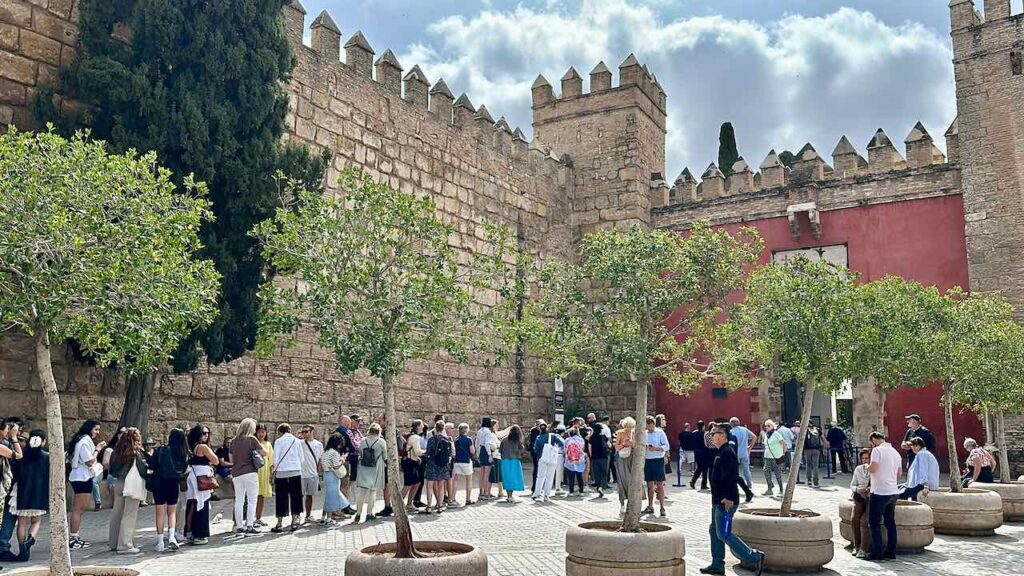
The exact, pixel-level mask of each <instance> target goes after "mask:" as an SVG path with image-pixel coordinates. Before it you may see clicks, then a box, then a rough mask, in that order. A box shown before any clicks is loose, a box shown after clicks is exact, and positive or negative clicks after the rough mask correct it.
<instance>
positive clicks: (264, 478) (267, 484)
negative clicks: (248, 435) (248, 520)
mask: <svg viewBox="0 0 1024 576" xmlns="http://www.w3.org/2000/svg"><path fill="white" fill-rule="evenodd" d="M256 440H258V441H259V443H260V447H261V448H263V453H264V454H266V457H265V463H264V464H263V467H262V468H260V469H259V470H257V471H256V475H257V476H258V477H259V481H260V485H259V492H258V493H257V494H258V495H257V496H256V522H255V523H254V524H253V525H254V526H257V527H263V526H266V525H267V523H266V522H264V521H263V506H264V504H266V501H267V498H273V497H274V479H273V478H271V475H270V469H271V467H272V466H273V462H274V445H273V444H271V443H270V440H268V439H267V425H266V424H264V423H262V422H260V423H259V424H257V425H256Z"/></svg>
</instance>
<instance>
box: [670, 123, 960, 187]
mask: <svg viewBox="0 0 1024 576" xmlns="http://www.w3.org/2000/svg"><path fill="white" fill-rule="evenodd" d="M958 134H959V129H958V124H957V121H956V120H954V121H953V124H952V125H950V127H949V129H948V130H946V132H945V138H946V149H947V150H948V151H949V154H950V156H949V160H948V162H947V158H946V155H945V154H943V153H942V151H941V150H940V149H939V148H938V147H937V146H936V145H935V142H934V140H933V139H932V136H931V134H929V132H928V130H927V129H925V127H924V125H923V124H921V123H920V122H918V123H917V124H915V125H914V127H913V128H912V129H911V130H910V133H909V134H907V136H906V138H904V150H905V155H904V154H901V153H900V151H899V150H897V149H896V146H895V145H894V144H893V143H892V140H890V138H889V136H888V135H887V134H886V133H885V131H884V130H882V129H879V130H878V131H877V132H875V135H874V136H873V137H872V138H871V140H870V141H869V142H868V144H867V146H866V151H867V159H865V158H864V156H863V155H862V154H861V153H860V152H858V151H857V149H856V148H855V147H854V146H853V144H852V143H851V142H850V139H849V138H847V137H846V136H843V137H842V138H840V139H839V143H838V144H836V146H835V148H834V149H833V150H832V155H831V156H832V163H831V165H830V164H829V163H828V162H827V161H826V160H825V159H824V158H823V157H822V156H821V155H820V154H819V153H818V151H817V150H816V149H815V148H814V146H813V145H812V144H811V143H807V144H805V145H804V146H803V148H801V149H800V151H799V152H797V153H796V155H795V156H794V158H793V160H792V161H791V162H790V163H789V165H786V164H784V163H783V162H782V160H781V159H780V157H779V155H778V154H777V153H776V152H775V150H774V149H773V150H771V151H770V152H769V153H768V155H767V156H766V157H765V159H764V161H763V162H761V165H760V169H759V171H758V172H756V173H755V172H753V170H752V169H751V168H750V165H749V164H748V163H747V162H746V160H744V159H743V157H740V158H739V159H738V160H737V161H736V163H735V164H733V165H732V167H731V168H732V170H731V173H730V175H729V177H728V178H726V177H725V175H724V174H723V173H722V171H721V170H720V169H719V168H718V166H716V165H715V164H714V163H712V164H711V165H710V166H708V168H707V169H706V170H705V171H704V173H703V174H702V175H701V178H700V182H699V183H698V182H696V181H694V178H693V175H692V173H691V172H690V170H689V168H684V169H683V172H682V173H681V174H680V175H679V177H678V178H676V180H675V183H674V185H673V186H672V188H671V189H670V190H669V191H668V194H667V198H668V202H667V203H666V204H661V203H659V202H658V200H660V199H661V195H660V194H661V193H660V192H659V191H657V190H656V189H655V188H654V187H653V186H652V191H651V194H652V198H655V201H654V204H655V205H657V206H672V205H677V204H690V205H692V204H696V203H700V202H704V201H707V200H712V199H716V198H725V197H734V196H742V195H749V194H753V193H758V192H761V191H764V190H773V189H781V188H787V187H792V186H805V185H808V184H813V183H821V182H835V181H843V180H855V179H858V178H864V177H867V176H872V177H876V176H879V175H887V174H900V173H905V172H907V171H912V170H917V169H921V168H928V167H931V166H938V165H944V164H947V163H953V164H955V163H956V162H958V160H959V142H958Z"/></svg>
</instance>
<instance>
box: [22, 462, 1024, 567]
mask: <svg viewBox="0 0 1024 576" xmlns="http://www.w3.org/2000/svg"><path fill="white" fill-rule="evenodd" d="M757 476H758V474H757V473H756V472H755V487H754V488H755V491H756V493H757V494H760V493H761V492H763V491H764V490H765V488H766V487H765V485H764V483H763V478H757ZM849 479H850V476H849V475H846V476H840V477H839V478H838V479H837V480H835V484H834V485H832V483H831V482H828V481H824V482H823V488H822V489H820V490H811V489H808V488H805V487H803V486H799V487H798V488H797V493H796V500H795V506H796V507H798V508H805V509H811V510H814V511H817V512H820V513H824V514H828V515H830V516H831V517H832V519H833V523H834V538H833V540H834V541H835V543H836V554H835V559H834V560H833V561H832V563H831V564H829V565H828V566H827V567H826V570H825V571H824V572H821V573H820V574H825V575H836V574H840V575H843V576H890V575H897V574H898V575H903V576H936V575H942V576H959V575H963V576H968V575H969V576H980V575H1010V574H1021V573H1022V568H1021V567H1022V566H1024V524H1007V525H1004V526H1003V527H1002V528H1000V529H999V530H998V531H997V534H996V536H994V537H990V538H968V537H951V536H936V539H935V543H934V544H932V546H930V547H929V549H928V551H927V552H925V553H923V554H918V555H911V556H902V557H901V558H900V559H899V560H898V561H895V562H886V563H882V564H873V563H869V562H865V561H862V560H857V559H855V558H853V557H851V556H850V554H849V552H847V551H846V550H844V549H843V546H844V545H845V544H846V542H845V541H844V540H843V539H842V538H840V537H839V517H838V513H837V510H838V503H839V501H840V500H843V499H845V498H848V495H849V490H847V489H846V488H845V486H847V485H848V483H849ZM669 498H670V501H669V502H668V504H667V506H666V508H667V509H668V518H667V520H665V521H667V523H669V524H672V525H673V526H676V527H677V528H679V529H680V530H682V531H683V532H684V533H685V535H686V566H687V574H699V572H698V569H699V568H701V567H702V566H706V565H707V564H708V563H709V562H710V553H709V550H708V535H707V525H708V519H709V517H710V502H709V500H710V498H709V495H708V493H707V492H699V491H693V490H690V489H689V487H686V488H675V487H671V488H669ZM212 505H213V508H214V509H213V514H216V513H218V512H220V513H223V514H224V517H225V519H224V520H222V521H221V522H220V523H217V524H214V525H213V526H212V528H213V533H214V536H213V537H212V538H211V541H210V544H209V545H207V546H202V547H189V546H183V547H182V549H181V551H179V552H175V553H165V554H162V555H157V554H156V553H155V552H153V546H154V542H155V538H154V533H155V529H154V525H153V508H152V507H148V508H144V509H142V510H141V511H140V513H139V523H138V531H137V536H136V545H138V546H139V547H141V548H143V550H144V552H143V554H141V555H139V556H135V557H125V556H117V555H115V554H113V553H111V552H109V551H108V550H107V549H106V533H107V532H106V527H107V519H108V518H109V516H110V512H109V511H106V510H104V511H101V512H91V513H87V514H86V516H85V521H84V523H83V530H82V534H83V537H85V538H86V539H87V540H89V541H91V542H92V543H93V546H92V547H91V548H89V549H87V550H82V551H76V552H74V553H73V557H74V562H75V564H76V565H111V566H114V565H119V566H130V567H133V568H137V569H141V570H142V571H143V572H144V573H145V574H148V575H152V576H164V575H167V576H179V575H182V574H210V573H216V574H218V576H236V575H237V576H283V575H290V574H302V575H307V576H318V575H324V576H327V575H330V576H337V575H338V574H342V573H343V571H344V561H345V556H346V554H347V553H348V552H349V551H351V550H353V549H356V548H359V547H362V546H367V545H371V544H374V543H377V542H381V541H388V540H392V539H393V538H394V530H393V525H392V523H391V522H390V521H383V520H377V521H375V522H371V523H367V524H363V525H360V526H358V527H357V526H352V525H350V524H348V523H346V524H343V525H341V526H339V527H337V528H321V527H319V526H314V525H311V526H309V527H307V528H304V529H302V530H299V531H298V532H296V533H294V534H280V535H279V534H271V533H269V532H266V533H263V534H259V535H255V536H249V537H239V536H236V535H234V534H230V531H231V522H230V518H231V514H232V512H231V506H232V501H231V500H223V501H220V502H214V503H213V504H212ZM751 505H752V506H759V507H761V506H773V505H777V503H776V502H773V501H771V500H770V499H768V498H764V497H758V498H755V500H754V502H753V503H752V504H751ZM267 510H269V511H271V513H272V511H273V506H272V505H268V506H267ZM617 514H618V501H617V499H616V497H615V494H614V491H613V492H612V493H611V494H610V498H608V499H602V500H597V499H595V498H594V494H593V493H591V494H588V495H587V497H586V498H579V497H575V498H557V499H556V500H554V501H553V502H551V503H548V504H534V503H533V502H530V501H529V500H526V499H520V500H519V501H518V502H517V503H515V504H507V503H505V502H504V501H491V502H490V503H486V504H479V503H478V504H475V505H473V506H470V507H468V508H461V509H453V510H449V511H447V512H445V513H444V514H441V515H430V516H423V515H419V516H416V515H414V516H413V517H412V525H413V532H414V535H415V537H416V538H417V539H439V540H455V541H461V542H467V543H470V544H474V545H477V546H480V547H481V548H482V549H483V550H485V551H486V552H487V555H488V558H489V560H490V573H491V574H492V575H494V576H540V575H544V576H547V575H558V574H563V572H564V561H565V554H564V550H563V542H564V536H565V531H566V529H567V527H569V526H571V525H573V524H576V523H579V522H583V521H588V520H595V519H611V518H615V517H617ZM314 516H319V514H318V513H317V512H314ZM265 520H268V521H269V520H270V518H269V516H268V517H265ZM654 521H656V522H658V521H662V520H661V519H655V520H654ZM46 534H47V532H46V527H45V526H44V527H43V529H42V531H41V532H40V536H41V537H40V539H39V540H40V542H39V544H38V545H37V546H36V548H35V550H34V552H35V554H34V557H33V561H32V562H31V563H29V564H28V566H37V565H42V564H45V563H46V562H47V560H48V551H49V546H48V542H47V539H48V538H47V536H46ZM727 563H728V572H729V573H730V574H733V573H735V574H750V572H747V571H745V570H743V569H740V568H739V567H738V565H737V564H736V562H735V559H734V558H732V557H729V558H728V560H727ZM21 567H24V565H17V564H9V563H6V564H5V566H4V571H3V574H7V573H9V572H11V571H12V570H17V569H19V568H21Z"/></svg>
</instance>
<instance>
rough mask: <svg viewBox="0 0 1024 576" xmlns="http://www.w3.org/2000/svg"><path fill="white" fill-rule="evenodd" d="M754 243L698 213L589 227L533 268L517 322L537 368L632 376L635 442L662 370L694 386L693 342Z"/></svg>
mask: <svg viewBox="0 0 1024 576" xmlns="http://www.w3.org/2000/svg"><path fill="white" fill-rule="evenodd" d="M761 248H762V242H761V240H760V238H759V237H758V236H757V235H756V233H755V232H753V231H752V230H747V229H744V230H742V231H741V232H740V233H739V234H738V235H737V236H732V235H730V234H729V233H728V232H725V231H719V230H714V229H712V228H711V226H710V225H709V224H708V223H707V222H703V221H701V222H696V223H695V224H694V225H693V227H692V228H691V230H690V232H689V234H688V235H686V236H684V235H680V234H676V233H670V232H664V231H645V230H643V229H641V228H639V227H637V226H634V227H633V228H631V229H630V230H627V231H620V230H607V231H603V232H599V233H596V234H592V235H588V236H587V237H585V238H584V239H583V244H582V248H581V257H580V262H579V263H578V264H577V263H574V262H564V261H552V262H549V263H547V264H545V265H544V266H543V267H542V268H541V270H540V272H539V276H538V279H537V283H538V292H537V294H536V297H535V298H534V299H533V300H531V302H530V303H529V304H528V305H527V309H526V313H525V319H524V322H523V326H524V330H525V331H526V334H528V336H527V341H528V343H529V345H530V346H532V347H533V348H534V349H536V350H537V352H538V353H539V356H540V358H541V366H542V369H543V370H544V371H545V372H547V373H549V374H553V375H562V376H573V377H576V378H579V379H580V385H581V386H582V387H584V388H585V387H587V386H589V385H592V384H595V383H598V382H607V381H611V382H631V383H633V384H634V385H635V387H636V420H637V423H638V424H637V427H636V436H635V439H634V440H635V445H636V446H637V447H642V446H644V445H645V444H646V442H645V436H644V434H645V429H644V426H643V422H644V419H645V418H646V416H647V395H648V392H649V390H650V388H651V385H652V384H653V382H654V380H655V379H663V380H664V381H665V382H666V383H667V385H668V387H669V389H671V390H672V391H673V392H675V393H677V394H687V393H689V392H691V391H693V390H694V389H695V388H697V387H699V386H700V382H701V378H702V377H703V376H704V375H705V374H706V370H707V366H706V364H703V363H701V362H700V361H699V360H698V359H697V358H698V356H699V352H700V350H699V346H698V342H700V341H702V339H701V336H702V335H703V334H704V333H706V332H707V331H709V330H711V329H712V328H713V326H714V325H715V321H716V317H717V316H718V315H719V314H720V313H721V312H722V311H723V309H724V307H725V306H726V304H727V296H728V295H729V293H730V292H732V291H734V290H738V289H741V288H742V287H743V285H744V279H745V277H746V271H745V268H746V267H747V266H749V265H751V264H752V263H753V262H755V261H756V259H757V256H758V254H760V252H761ZM585 287H588V288H585ZM643 460H644V459H643V457H642V452H640V453H638V457H634V458H633V463H632V469H631V471H630V474H631V477H632V478H633V480H632V483H631V484H630V486H631V488H630V489H631V492H632V493H631V494H630V495H629V499H628V505H627V508H626V514H625V517H624V519H623V525H622V529H623V530H624V531H627V532H638V531H640V512H641V501H642V499H643V496H642V487H643V465H644V462H643Z"/></svg>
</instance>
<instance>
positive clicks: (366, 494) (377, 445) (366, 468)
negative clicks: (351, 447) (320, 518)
mask: <svg viewBox="0 0 1024 576" xmlns="http://www.w3.org/2000/svg"><path fill="white" fill-rule="evenodd" d="M387 454H388V452H387V443H386V442H385V441H384V439H383V438H381V436H380V424H376V423H374V424H370V428H369V430H367V432H366V437H365V438H363V441H362V443H360V445H359V472H358V473H356V493H355V501H356V502H355V509H356V513H355V517H354V518H353V519H352V523H353V524H357V523H359V516H360V515H362V516H363V521H366V520H376V519H377V516H375V515H374V514H373V505H374V503H376V502H377V491H378V490H383V489H384V468H385V466H386V462H387ZM364 506H365V507H366V511H365V512H364V511H363V508H364Z"/></svg>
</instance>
